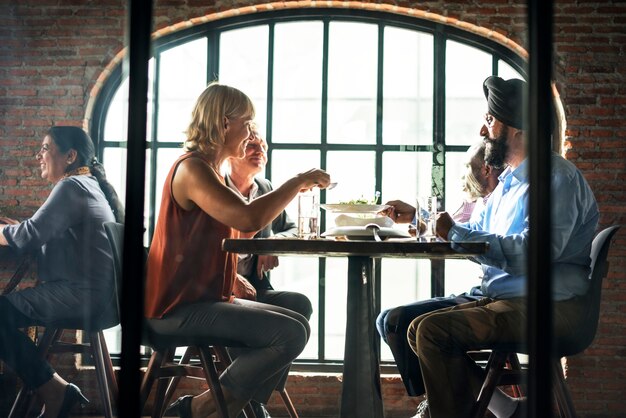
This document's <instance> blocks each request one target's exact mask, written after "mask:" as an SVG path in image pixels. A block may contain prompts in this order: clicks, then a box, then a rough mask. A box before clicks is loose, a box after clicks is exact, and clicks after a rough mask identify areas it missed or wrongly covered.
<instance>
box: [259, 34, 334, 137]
mask: <svg viewBox="0 0 626 418" xmlns="http://www.w3.org/2000/svg"><path fill="white" fill-rule="evenodd" d="M323 29H324V27H323V24H322V22H297V23H283V24H278V25H276V28H275V30H274V91H273V95H274V108H273V109H274V110H273V115H274V116H273V123H272V142H276V143H278V142H281V143H285V142H291V143H306V144H311V143H319V142H320V131H321V109H322V47H323ZM257 119H258V118H257Z"/></svg>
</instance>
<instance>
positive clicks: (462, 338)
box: [407, 298, 584, 418]
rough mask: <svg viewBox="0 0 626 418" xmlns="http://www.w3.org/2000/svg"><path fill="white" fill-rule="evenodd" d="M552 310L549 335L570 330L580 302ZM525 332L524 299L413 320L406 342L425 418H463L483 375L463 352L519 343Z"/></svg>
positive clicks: (580, 308) (477, 304)
mask: <svg viewBox="0 0 626 418" xmlns="http://www.w3.org/2000/svg"><path fill="white" fill-rule="evenodd" d="M553 306H554V335H555V336H558V335H565V334H568V333H570V332H573V331H575V330H576V326H577V324H579V323H580V322H579V321H581V320H582V317H583V312H584V309H583V306H582V303H581V302H580V299H578V298H574V299H570V300H568V301H563V302H555V303H554V305H553ZM546 319H547V318H546ZM525 329H526V299H525V298H515V299H506V300H492V299H489V298H484V299H481V300H479V301H476V302H469V303H464V304H462V305H457V306H454V307H451V308H443V309H440V310H437V311H434V312H430V313H427V314H424V315H422V316H420V317H418V318H416V319H415V320H414V321H413V322H412V323H411V325H410V326H409V330H408V332H407V338H408V342H409V345H410V346H411V349H412V350H413V351H414V352H415V354H417V356H418V357H419V360H420V364H421V366H422V377H423V379H424V385H425V387H426V396H427V397H428V401H429V408H430V416H431V417H432V418H463V417H468V416H469V415H470V413H471V410H472V405H473V403H474V401H475V400H476V398H477V397H478V393H479V391H480V387H481V385H482V382H483V379H484V372H483V370H482V368H481V367H480V366H478V365H477V364H476V363H475V362H474V361H473V360H472V359H471V358H470V357H469V356H468V355H467V352H468V351H470V350H478V349H488V348H491V347H493V346H495V345H498V344H517V343H523V342H524V341H525Z"/></svg>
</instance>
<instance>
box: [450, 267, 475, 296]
mask: <svg viewBox="0 0 626 418" xmlns="http://www.w3.org/2000/svg"><path fill="white" fill-rule="evenodd" d="M481 275H482V270H481V268H480V265H479V264H477V263H474V262H473V261H470V260H446V275H445V280H446V286H445V292H444V294H445V295H446V296H450V295H460V294H461V293H464V292H467V293H469V291H470V290H471V288H472V287H474V286H480V279H479V277H480V276H481Z"/></svg>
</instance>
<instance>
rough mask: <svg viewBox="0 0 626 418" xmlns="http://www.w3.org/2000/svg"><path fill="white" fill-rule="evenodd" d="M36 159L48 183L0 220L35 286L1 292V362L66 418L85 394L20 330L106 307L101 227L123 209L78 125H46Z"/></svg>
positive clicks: (0, 233)
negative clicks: (34, 203) (31, 268)
mask: <svg viewBox="0 0 626 418" xmlns="http://www.w3.org/2000/svg"><path fill="white" fill-rule="evenodd" d="M36 158H37V161H38V162H39V166H40V168H41V177H42V178H44V179H46V180H48V181H49V182H51V183H53V184H54V188H53V189H52V192H51V193H50V196H49V197H48V199H47V200H46V201H45V203H44V204H43V205H42V206H41V207H40V208H39V209H38V210H37V212H35V214H34V215H33V216H32V217H31V218H29V219H26V220H25V221H22V222H17V221H15V220H13V219H10V218H7V217H0V223H3V224H2V225H0V245H4V246H10V247H12V248H13V249H14V250H15V251H16V252H17V253H25V252H36V253H37V265H38V277H39V281H40V283H39V284H38V285H37V286H35V287H31V288H27V289H24V290H21V291H19V292H13V293H10V294H8V295H3V296H0V360H2V361H4V362H5V363H6V364H7V365H8V366H9V367H10V368H11V369H13V370H14V371H15V372H16V373H17V374H18V376H19V377H20V378H21V379H22V381H23V382H24V384H25V385H26V386H27V387H29V388H31V389H33V390H34V391H35V393H36V394H37V395H38V396H39V397H40V398H41V400H42V402H43V403H44V405H45V412H44V414H43V415H42V416H43V417H45V418H54V417H67V416H68V415H69V411H70V409H71V408H72V407H73V406H74V405H76V404H77V403H81V404H84V403H86V402H88V401H87V399H86V398H85V397H84V396H83V394H82V393H81V391H80V389H79V388H78V387H77V386H75V385H73V384H71V383H68V382H67V381H65V380H64V379H63V378H62V377H61V376H59V375H58V374H57V373H56V372H55V371H54V370H53V369H52V367H51V366H50V364H48V362H46V361H45V360H44V359H41V358H40V357H39V355H38V353H37V348H36V346H35V344H34V343H33V342H32V341H31V340H30V339H29V338H28V337H27V336H26V335H25V334H24V333H23V332H21V331H20V330H19V328H24V327H27V326H33V325H41V326H44V327H45V326H49V327H54V324H55V323H57V322H60V321H65V320H70V319H79V320H80V321H84V323H85V324H88V323H90V322H91V321H92V320H93V319H94V318H97V317H98V315H101V314H102V312H105V311H107V309H106V308H107V307H108V304H110V303H111V302H112V300H114V297H115V293H114V292H115V289H114V275H113V254H112V251H111V247H110V245H109V242H108V239H107V236H106V234H105V232H104V227H103V226H102V224H103V222H109V221H114V220H115V221H118V222H123V219H124V210H123V208H122V205H121V203H120V201H119V199H118V197H117V194H116V193H115V190H114V189H113V187H112V186H111V184H109V183H108V181H107V180H106V176H105V174H104V169H103V168H102V165H101V164H100V163H98V161H97V160H96V158H95V155H94V145H93V142H92V140H91V138H90V137H89V136H88V135H87V134H86V133H85V132H84V131H83V130H82V129H80V128H77V127H72V126H55V127H53V128H51V129H50V130H49V131H48V132H47V134H46V135H45V137H44V139H43V143H42V146H41V149H40V150H39V152H38V153H37V155H36Z"/></svg>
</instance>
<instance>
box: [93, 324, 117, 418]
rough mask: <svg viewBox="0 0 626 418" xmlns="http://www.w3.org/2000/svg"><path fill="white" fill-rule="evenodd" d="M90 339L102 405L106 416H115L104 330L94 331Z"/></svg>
mask: <svg viewBox="0 0 626 418" xmlns="http://www.w3.org/2000/svg"><path fill="white" fill-rule="evenodd" d="M89 340H90V341H89V342H90V344H91V354H92V356H93V359H94V363H95V369H96V378H97V379H98V386H99V388H100V398H101V399H102V407H103V408H104V416H105V417H106V418H113V408H112V407H111V394H110V388H109V380H108V376H109V373H107V365H106V362H107V361H106V359H105V358H104V352H105V351H108V350H107V349H106V348H104V349H103V346H106V343H105V342H104V335H103V334H102V332H93V333H91V334H90V335H89ZM109 362H110V358H109Z"/></svg>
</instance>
